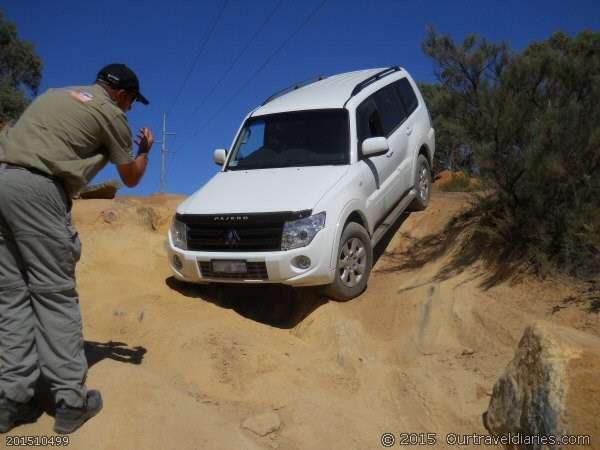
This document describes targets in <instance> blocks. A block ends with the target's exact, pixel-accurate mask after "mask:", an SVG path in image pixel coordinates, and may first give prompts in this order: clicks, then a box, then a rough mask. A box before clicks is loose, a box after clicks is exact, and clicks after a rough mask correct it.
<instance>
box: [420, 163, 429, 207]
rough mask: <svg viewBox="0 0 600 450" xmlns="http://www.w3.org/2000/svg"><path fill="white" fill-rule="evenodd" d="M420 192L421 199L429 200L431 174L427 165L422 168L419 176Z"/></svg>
mask: <svg viewBox="0 0 600 450" xmlns="http://www.w3.org/2000/svg"><path fill="white" fill-rule="evenodd" d="M419 190H420V191H421V199H423V200H427V198H428V196H429V174H428V172H427V167H425V165H423V166H421V173H420V174H419Z"/></svg>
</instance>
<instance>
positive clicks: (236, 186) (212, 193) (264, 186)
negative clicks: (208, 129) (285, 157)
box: [177, 166, 348, 214]
mask: <svg viewBox="0 0 600 450" xmlns="http://www.w3.org/2000/svg"><path fill="white" fill-rule="evenodd" d="M347 171H348V166H316V167H285V168H277V169H255V170H247V171H228V172H219V173H218V174H216V175H215V176H214V177H213V178H212V179H211V180H210V181H209V182H208V183H206V184H205V185H204V187H202V189H200V190H199V191H197V192H196V193H194V194H193V195H192V196H191V197H189V198H188V199H187V200H186V201H184V202H183V203H182V204H181V205H180V206H179V208H177V212H178V213H180V214H229V213H252V212H277V211H302V210H306V209H312V208H313V207H314V206H315V205H316V204H317V202H318V201H319V200H320V199H321V197H323V195H325V193H327V191H329V190H330V189H331V188H332V187H333V186H334V185H335V184H336V183H337V182H338V181H339V180H340V179H341V178H342V177H343V176H344V174H345V173H346V172H347Z"/></svg>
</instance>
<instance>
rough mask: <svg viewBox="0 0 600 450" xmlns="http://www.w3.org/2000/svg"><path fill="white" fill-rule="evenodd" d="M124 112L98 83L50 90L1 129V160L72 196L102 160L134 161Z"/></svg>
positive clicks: (104, 161)
mask: <svg viewBox="0 0 600 450" xmlns="http://www.w3.org/2000/svg"><path fill="white" fill-rule="evenodd" d="M132 145H133V144H132V138H131V129H130V128H129V125H128V123H127V117H126V116H125V113H124V112H123V111H121V109H119V107H118V106H117V105H116V103H115V102H114V101H113V100H112V99H111V98H110V96H109V95H108V93H107V92H106V91H105V90H104V89H103V88H102V87H101V86H99V85H97V84H94V85H92V86H73V87H66V88H61V89H49V90H48V91H46V92H45V93H44V94H42V95H40V96H39V97H38V98H36V99H35V100H34V101H33V103H31V105H29V107H28V108H27V109H26V110H25V112H24V113H23V115H22V116H21V117H20V118H19V120H18V121H17V123H16V124H15V125H14V126H13V127H11V128H9V129H8V130H6V129H5V130H3V133H0V161H4V162H7V163H10V164H15V165H19V166H23V167H31V168H34V169H37V170H39V171H42V172H44V173H47V174H48V175H51V176H53V177H55V178H57V179H58V180H59V181H61V182H62V184H63V186H64V187H65V189H66V190H67V193H68V194H69V195H70V196H74V195H76V194H77V193H78V192H79V191H80V190H81V189H82V188H83V187H84V186H85V185H87V184H88V183H89V182H90V181H91V180H92V178H94V176H95V175H96V174H97V173H98V172H99V171H100V170H101V169H102V168H103V167H104V166H105V165H106V163H107V162H108V161H110V162H112V163H113V164H116V165H120V164H127V163H130V162H132V161H133V160H134V157H133V151H132Z"/></svg>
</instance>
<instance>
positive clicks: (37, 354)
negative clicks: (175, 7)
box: [0, 64, 154, 433]
mask: <svg viewBox="0 0 600 450" xmlns="http://www.w3.org/2000/svg"><path fill="white" fill-rule="evenodd" d="M136 100H137V101H139V102H141V103H143V104H145V105H147V104H148V100H146V98H145V97H144V96H143V95H142V94H141V93H140V87H139V81H138V78H137V76H136V75H135V73H134V72H133V71H131V69H129V68H128V67H127V66H125V65H123V64H110V65H108V66H106V67H104V68H103V69H102V70H100V72H99V73H98V76H97V80H96V83H95V84H93V85H91V86H77V87H68V88H62V89H50V90H48V91H47V92H46V93H44V94H43V95H41V96H39V97H38V98H37V99H36V100H35V101H34V102H33V103H32V104H31V105H30V106H29V107H28V108H27V109H26V110H25V112H24V113H23V115H22V116H21V117H20V118H19V120H18V121H17V122H16V123H15V124H14V126H13V127H11V128H10V129H9V130H8V131H7V132H6V133H2V135H1V137H0V363H1V366H0V432H2V433H6V432H7V431H9V430H11V429H12V428H13V427H14V426H15V425H18V424H19V423H23V422H28V421H32V420H35V418H36V417H37V414H36V412H37V408H35V407H34V406H33V401H32V398H33V395H34V386H35V383H36V381H37V379H38V377H39V375H40V372H41V374H42V375H43V376H44V377H45V378H46V379H47V380H48V381H49V383H50V387H51V390H52V393H53V395H54V398H55V401H56V406H57V408H56V416H55V425H54V430H55V431H56V432H57V433H71V432H73V431H75V430H76V429H77V428H79V427H80V426H81V425H83V423H84V422H85V421H86V420H88V419H89V418H91V417H93V416H94V415H96V414H97V413H98V412H99V411H100V409H101V408H102V397H101V395H100V392H99V391H97V390H89V391H88V390H87V388H86V386H85V379H86V375H87V369H88V367H87V361H86V358H85V354H84V350H83V331H82V322H81V312H80V309H79V297H78V295H77V291H76V290H75V264H76V262H77V261H78V260H79V256H80V252H81V244H80V242H79V237H78V234H77V232H76V230H75V228H74V227H73V225H72V224H71V198H72V197H73V196H74V195H76V194H77V193H78V192H79V190H80V189H81V188H82V187H84V186H85V185H86V184H87V183H89V182H90V180H91V179H92V178H93V177H94V176H95V175H96V174H97V173H98V172H99V171H100V170H101V169H102V168H103V167H104V166H105V165H106V164H107V162H108V161H110V162H112V163H113V164H115V165H116V166H117V168H118V171H119V175H120V177H121V179H122V180H123V182H124V183H125V184H126V185H127V186H129V187H133V186H136V185H137V184H138V183H139V181H140V179H141V178H142V176H143V175H144V172H145V170H146V165H147V163H148V152H149V151H150V149H151V147H152V144H153V142H154V138H153V135H152V132H151V131H150V129H148V128H142V129H141V130H140V131H139V134H138V135H137V138H136V139H135V143H136V144H137V145H138V147H139V149H138V153H137V156H136V157H135V158H134V156H133V152H132V146H133V143H132V135H131V130H130V128H129V125H128V123H127V118H126V116H125V112H127V111H129V110H130V109H131V106H132V104H133V103H134V102H135V101H136Z"/></svg>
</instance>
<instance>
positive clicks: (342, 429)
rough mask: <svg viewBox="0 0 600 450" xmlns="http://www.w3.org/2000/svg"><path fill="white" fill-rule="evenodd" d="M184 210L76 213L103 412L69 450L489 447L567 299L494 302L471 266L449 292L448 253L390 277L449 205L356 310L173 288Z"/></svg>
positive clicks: (45, 424)
mask: <svg viewBox="0 0 600 450" xmlns="http://www.w3.org/2000/svg"><path fill="white" fill-rule="evenodd" d="M180 200H181V199H180V198H177V197H149V198H121V199H118V200H116V201H101V200H98V201H81V202H76V207H75V220H76V223H77V226H78V228H79V230H80V233H81V235H82V239H83V242H84V257H83V260H82V262H81V264H80V266H79V268H78V271H79V273H78V277H79V290H80V293H81V297H82V302H81V303H82V309H83V313H84V323H85V336H86V340H87V341H88V344H87V350H88V356H89V359H90V363H91V364H92V366H91V368H90V374H89V385H90V386H92V387H95V388H99V389H100V390H101V391H102V392H103V394H104V397H105V409H104V411H103V412H102V413H101V414H100V415H99V416H98V417H97V418H95V419H94V420H93V421H92V422H90V423H89V424H88V425H86V426H85V427H84V428H83V429H82V430H81V431H80V432H78V433H77V434H75V435H73V436H72V437H71V442H72V443H71V448H85V449H119V450H120V449H124V448H127V449H133V448H144V449H169V448H179V449H183V448H190V449H191V448H206V449H241V448H244V449H254V448H281V449H344V450H346V449H368V448H373V449H375V448H381V444H380V443H379V440H380V436H381V434H382V433H384V432H392V433H395V434H396V435H399V434H400V433H401V432H415V433H427V432H435V433H437V437H438V442H439V445H438V447H439V448H446V447H447V445H446V444H445V443H444V437H445V434H446V433H450V432H453V433H473V432H481V433H483V432H484V429H483V426H482V424H481V413H482V412H483V411H484V410H485V409H486V407H487V404H488V401H489V394H490V390H491V387H492V385H493V383H494V381H495V380H496V378H497V377H498V375H499V374H500V373H501V371H502V368H503V367H504V366H505V365H506V363H507V362H508V361H509V360H510V358H511V356H512V352H513V350H514V348H515V346H516V340H517V339H518V337H519V336H520V334H521V333H522V331H523V328H524V326H525V324H526V323H528V321H529V319H530V318H531V317H534V316H536V317H539V316H540V315H542V316H545V315H547V311H549V309H550V308H551V307H552V305H553V304H556V303H557V302H558V301H560V300H561V299H562V298H564V297H565V296H566V294H567V293H568V290H567V289H566V288H561V287H560V286H558V287H557V286H556V285H554V286H549V285H541V284H536V283H533V282H526V281H523V282H522V283H521V284H520V285H518V286H510V285H508V284H506V283H504V284H500V285H498V286H496V287H494V288H492V289H490V290H487V291H485V290H482V289H481V288H480V287H479V285H480V284H481V277H480V276H478V274H477V268H476V267H472V268H469V269H468V270H466V271H463V272H460V273H458V274H454V275H453V276H449V277H442V278H440V277H439V276H438V275H439V273H440V270H441V269H442V268H444V267H445V266H446V265H447V263H448V261H449V258H450V254H451V253H452V251H453V248H454V247H452V246H450V249H449V250H448V251H446V252H443V253H441V254H440V255H438V257H436V258H433V259H431V260H429V261H428V262H427V263H425V264H424V265H423V266H421V267H415V268H410V269H406V270H402V271H398V270H392V269H393V268H394V266H396V265H397V264H398V263H399V259H398V256H397V255H398V252H400V251H401V250H402V249H404V248H406V247H407V246H409V245H410V244H411V242H414V241H415V240H418V239H421V238H423V237H425V236H430V235H432V234H435V233H439V232H440V231H441V230H442V228H443V226H444V225H445V224H446V223H447V222H448V220H449V219H450V217H452V215H454V214H456V213H457V212H458V211H459V210H460V209H461V208H462V207H463V206H464V205H465V199H464V197H463V196H461V195H460V194H442V193H435V195H434V197H433V201H432V204H431V206H430V208H429V209H428V210H427V211H426V212H423V213H418V214H412V215H410V216H409V217H408V218H406V219H405V220H404V221H403V222H402V223H400V224H399V229H398V231H397V232H396V234H395V235H394V237H393V238H392V239H391V240H390V241H389V242H387V244H388V245H387V249H383V248H380V249H378V253H382V252H383V251H384V250H386V251H385V253H383V255H382V256H381V257H380V258H379V260H378V262H377V265H376V268H375V272H374V273H373V276H372V278H371V282H370V284H369V288H368V290H367V292H366V293H365V294H363V295H362V296H361V297H359V298H357V299H355V300H353V301H350V302H347V303H338V302H331V301H328V300H327V299H326V298H323V297H321V296H320V295H319V294H318V293H317V292H315V291H314V290H311V289H303V290H299V291H293V290H291V289H286V288H282V287H277V286H267V287H258V288H256V287H238V288H228V289H215V288H210V287H209V288H206V287H195V286H186V285H182V284H180V283H177V282H176V281H174V280H173V279H172V278H171V277H170V273H169V271H168V268H167V265H166V261H165V258H166V254H165V251H164V236H165V232H166V229H167V227H168V220H169V219H170V216H171V214H172V212H173V210H174V208H175V206H176V204H177V203H178V202H179V201H180ZM400 262H401V263H402V260H400ZM577 317H579V316H577ZM549 318H550V319H551V320H561V318H560V317H559V316H554V315H553V316H549ZM571 319H572V318H571ZM582 320H583V319H582ZM585 320H588V319H585ZM577 323H579V325H580V326H581V327H586V326H591V327H592V328H593V329H596V330H597V321H596V322H593V323H588V322H585V321H581V322H577ZM263 412H275V413H276V414H277V415H278V416H279V418H280V419H281V425H280V426H279V428H278V429H277V430H276V431H273V432H271V433H269V434H267V435H266V436H262V437H261V436H258V435H256V434H254V433H252V432H251V431H248V430H246V429H243V428H242V427H241V426H240V425H241V423H242V422H243V421H244V419H246V418H247V417H249V416H253V415H255V414H259V413H263ZM51 425H52V418H51V417H49V416H48V415H47V414H45V415H43V416H42V417H41V418H40V420H39V421H38V422H37V423H36V424H33V425H27V426H23V427H19V428H18V429H16V430H15V431H16V432H17V433H18V434H27V435H32V434H37V435H44V434H48V433H49V431H50V430H51Z"/></svg>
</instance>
